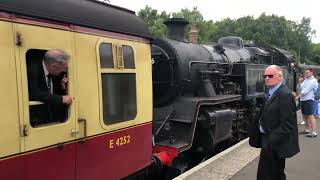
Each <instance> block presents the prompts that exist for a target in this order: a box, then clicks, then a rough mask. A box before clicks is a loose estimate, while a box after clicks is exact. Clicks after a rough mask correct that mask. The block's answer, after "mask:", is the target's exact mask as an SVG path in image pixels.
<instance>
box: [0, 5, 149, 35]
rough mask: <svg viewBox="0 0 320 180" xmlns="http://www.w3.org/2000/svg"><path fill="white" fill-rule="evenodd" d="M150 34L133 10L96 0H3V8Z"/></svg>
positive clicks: (36, 16)
mask: <svg viewBox="0 0 320 180" xmlns="http://www.w3.org/2000/svg"><path fill="white" fill-rule="evenodd" d="M1 11H2V12H7V13H14V14H18V15H22V16H30V17H34V18H41V19H45V20H53V21H57V22H62V23H68V24H74V25H79V26H85V27H90V28H96V29H100V30H107V31H113V32H119V33H124V34H129V35H135V36H140V37H146V38H150V37H151V35H150V32H149V30H148V28H147V26H146V24H145V23H144V22H143V20H142V19H140V18H139V17H138V16H136V15H135V13H134V12H133V11H130V10H128V9H124V8H121V7H117V6H113V5H110V4H106V3H102V2H98V1H96V0H51V1H44V0H1V1H0V12H1Z"/></svg>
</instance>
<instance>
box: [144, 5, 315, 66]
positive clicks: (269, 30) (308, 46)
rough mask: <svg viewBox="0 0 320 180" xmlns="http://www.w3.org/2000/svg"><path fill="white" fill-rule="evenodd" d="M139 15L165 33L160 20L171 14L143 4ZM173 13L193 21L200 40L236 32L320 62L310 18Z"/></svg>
mask: <svg viewBox="0 0 320 180" xmlns="http://www.w3.org/2000/svg"><path fill="white" fill-rule="evenodd" d="M138 15H139V16H140V17H141V18H142V19H144V21H145V22H146V23H147V25H148V26H149V28H150V31H151V34H152V35H153V36H158V37H159V36H160V37H163V36H165V34H166V28H165V25H163V22H164V21H165V20H166V19H168V18H170V14H169V13H166V12H165V11H163V12H161V13H160V14H159V13H158V11H157V10H155V9H152V8H151V7H149V6H146V7H145V8H144V9H141V10H140V11H139V13H138ZM172 17H183V18H185V19H186V20H187V21H189V23H190V25H191V24H196V26H197V27H198V41H199V43H208V44H213V43H214V42H217V41H218V39H219V38H221V37H224V36H239V37H242V38H243V39H244V40H245V42H256V43H263V44H269V45H272V46H276V47H280V48H283V49H286V50H289V51H290V52H292V53H293V54H295V55H296V56H297V57H298V58H299V59H300V61H301V62H311V63H320V58H319V57H320V50H319V45H313V44H312V43H311V39H312V37H313V36H314V35H315V31H314V30H312V28H311V26H310V23H311V19H310V18H305V17H304V18H302V20H301V21H300V22H294V21H290V20H287V19H286V18H285V17H283V16H277V15H274V14H273V15H266V14H265V13H262V14H261V15H260V16H259V17H258V18H254V17H253V16H244V17H241V18H238V19H230V18H226V19H223V20H221V21H217V22H213V21H211V20H209V21H206V20H204V18H203V16H202V14H201V12H200V11H199V10H198V9H197V7H194V8H192V9H191V10H189V9H186V8H185V9H181V10H180V11H179V12H175V13H172ZM190 25H188V26H187V28H186V32H189V30H190ZM186 35H187V33H186Z"/></svg>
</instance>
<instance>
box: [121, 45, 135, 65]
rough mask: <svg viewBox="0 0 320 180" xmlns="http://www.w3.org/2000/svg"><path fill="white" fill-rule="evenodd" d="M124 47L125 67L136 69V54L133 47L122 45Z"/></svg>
mask: <svg viewBox="0 0 320 180" xmlns="http://www.w3.org/2000/svg"><path fill="white" fill-rule="evenodd" d="M122 48H123V61H124V68H125V69H134V68H135V65H134V54H133V49H132V47H130V46H122Z"/></svg>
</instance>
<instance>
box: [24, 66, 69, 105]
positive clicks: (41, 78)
mask: <svg viewBox="0 0 320 180" xmlns="http://www.w3.org/2000/svg"><path fill="white" fill-rule="evenodd" d="M61 79H62V77H61V76H53V78H52V84H53V94H50V93H49V91H48V86H47V82H46V78H45V74H44V70H43V67H42V61H35V62H32V63H31V64H30V65H29V67H28V88H29V100H31V101H42V102H44V103H48V104H62V95H65V92H64V90H62V89H61V85H60V81H61Z"/></svg>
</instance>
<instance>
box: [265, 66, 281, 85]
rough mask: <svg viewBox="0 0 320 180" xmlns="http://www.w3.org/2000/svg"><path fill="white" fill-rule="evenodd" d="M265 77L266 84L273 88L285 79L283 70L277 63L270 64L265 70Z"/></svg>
mask: <svg viewBox="0 0 320 180" xmlns="http://www.w3.org/2000/svg"><path fill="white" fill-rule="evenodd" d="M264 78H265V79H264V80H265V84H266V86H268V87H269V88H272V87H274V86H276V85H277V84H279V83H281V82H282V81H283V71H282V69H281V67H279V66H277V65H271V66H268V67H267V68H266V69H265V70H264Z"/></svg>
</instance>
